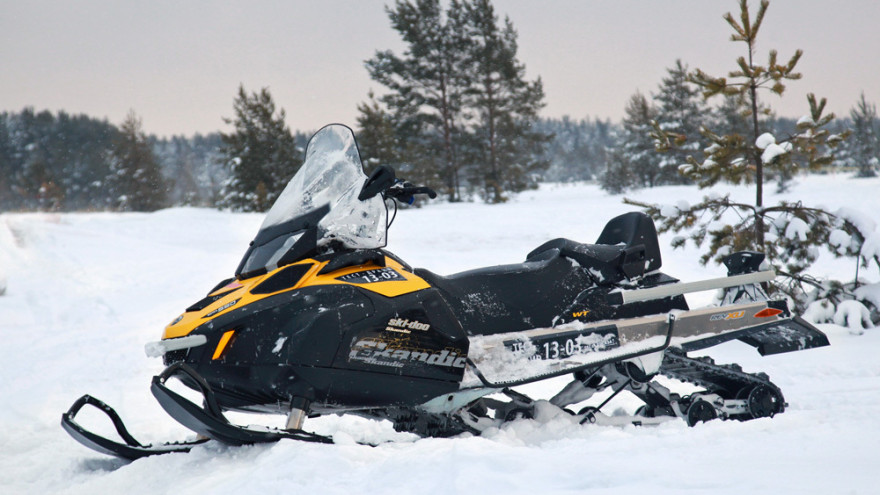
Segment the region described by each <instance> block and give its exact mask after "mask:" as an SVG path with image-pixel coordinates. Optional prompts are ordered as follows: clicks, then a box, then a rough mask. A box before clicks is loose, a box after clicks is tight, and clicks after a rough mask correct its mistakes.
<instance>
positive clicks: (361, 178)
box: [243, 124, 387, 271]
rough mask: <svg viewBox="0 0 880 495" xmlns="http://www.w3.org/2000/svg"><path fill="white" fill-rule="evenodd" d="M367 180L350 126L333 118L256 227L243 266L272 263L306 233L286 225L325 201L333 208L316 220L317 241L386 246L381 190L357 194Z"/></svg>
mask: <svg viewBox="0 0 880 495" xmlns="http://www.w3.org/2000/svg"><path fill="white" fill-rule="evenodd" d="M366 180H367V176H366V174H364V169H363V165H362V164H361V159H360V155H359V154H358V149H357V144H356V143H355V139H354V134H353V133H352V131H351V129H349V128H348V127H346V126H344V125H339V124H333V125H328V126H326V127H324V128H323V129H321V130H320V131H318V132H317V133H315V135H314V136H312V139H311V140H310V141H309V146H308V149H307V150H306V160H305V162H304V163H303V166H302V167H301V168H300V169H299V171H298V172H297V173H296V175H294V176H293V178H292V179H291V180H290V182H289V183H288V184H287V187H285V188H284V191H282V193H281V195H280V196H279V197H278V199H277V200H275V204H273V205H272V208H270V209H269V212H268V213H267V214H266V219H265V220H264V221H263V224H262V226H260V231H259V232H258V233H257V237H256V239H257V240H259V242H256V244H257V246H255V247H256V249H255V250H254V252H253V253H249V255H246V260H244V262H243V266H244V267H245V271H252V270H255V269H258V268H263V267H265V268H267V269H274V268H275V266H273V265H275V264H277V261H278V260H279V259H281V258H282V257H283V256H284V254H285V253H286V252H287V250H288V249H290V247H291V246H292V245H293V244H294V243H295V242H296V241H297V240H298V239H299V237H298V236H301V235H302V233H301V232H298V231H292V230H288V229H286V228H285V227H284V226H286V225H297V224H298V222H297V220H298V219H303V218H308V217H309V216H310V215H309V214H312V215H314V214H315V212H316V211H317V210H318V209H320V208H322V207H325V206H326V207H329V211H328V212H327V214H326V215H324V216H323V218H321V220H320V221H319V222H318V239H317V246H319V247H320V246H324V245H327V244H328V243H329V242H330V241H333V240H336V241H339V242H341V243H342V245H343V246H345V247H347V248H351V249H374V248H380V247H383V246H385V236H386V229H387V226H386V220H387V210H386V209H385V203H384V201H383V199H382V196H381V195H377V196H374V197H372V198H369V199H366V200H363V201H361V200H359V199H358V194H359V193H360V190H361V188H362V187H363V185H364V182H365V181H366ZM270 240H271V242H269V241H270ZM256 251H262V252H261V253H257V252H256ZM258 254H259V255H258ZM257 255H258V256H257ZM247 258H250V259H247ZM256 265H260V266H256Z"/></svg>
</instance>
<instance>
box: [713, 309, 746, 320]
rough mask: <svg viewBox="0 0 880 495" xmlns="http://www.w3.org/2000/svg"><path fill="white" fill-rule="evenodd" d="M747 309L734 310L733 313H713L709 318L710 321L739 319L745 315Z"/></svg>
mask: <svg viewBox="0 0 880 495" xmlns="http://www.w3.org/2000/svg"><path fill="white" fill-rule="evenodd" d="M745 314H746V312H745V311H734V312H733V313H723V314H720V315H712V316H711V317H710V318H709V321H727V320H738V319H740V318H742V317H743V316H745Z"/></svg>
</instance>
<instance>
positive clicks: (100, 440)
mask: <svg viewBox="0 0 880 495" xmlns="http://www.w3.org/2000/svg"><path fill="white" fill-rule="evenodd" d="M85 405H90V406H94V407H95V408H97V409H98V410H99V411H101V412H103V413H104V414H106V415H107V416H108V417H109V418H110V420H111V421H112V422H113V426H114V427H115V428H116V432H117V433H119V436H120V437H121V438H122V439H123V440H124V441H125V443H119V442H116V441H113V440H110V439H108V438H105V437H102V436H101V435H98V434H96V433H93V432H91V431H88V430H86V429H85V428H83V427H82V426H81V425H80V424H79V423H77V422H76V415H77V413H79V411H80V409H82V408H83V406H85ZM61 426H62V428H64V430H65V431H67V433H69V434H70V436H72V437H73V438H74V440H76V441H77V442H79V443H81V444H83V445H85V446H86V447H88V448H90V449H92V450H94V451H96V452H100V453H102V454H108V455H112V456H115V457H119V458H121V459H127V460H129V461H134V460H136V459H140V458H141V457H147V456H151V455H159V454H168V453H171V452H189V451H190V449H192V448H193V446H195V445H199V444H201V443H205V442H207V441H208V439H207V438H202V439H197V440H191V441H185V442H170V443H163V444H155V445H154V444H147V445H144V444H142V443H140V442H138V441H137V440H135V438H134V437H133V436H132V435H131V433H129V432H128V429H127V428H126V427H125V424H124V423H123V422H122V418H120V417H119V414H117V413H116V411H115V410H114V409H113V408H112V407H110V406H108V405H107V404H105V403H104V402H102V401H100V400H98V399H96V398H94V397H92V396H91V395H88V394H87V395H83V396H82V397H80V398H79V399H78V400H77V401H76V402H74V403H73V405H72V406H70V409H68V410H67V412H66V413H64V414H62V415H61Z"/></svg>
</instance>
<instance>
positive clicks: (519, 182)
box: [465, 0, 550, 203]
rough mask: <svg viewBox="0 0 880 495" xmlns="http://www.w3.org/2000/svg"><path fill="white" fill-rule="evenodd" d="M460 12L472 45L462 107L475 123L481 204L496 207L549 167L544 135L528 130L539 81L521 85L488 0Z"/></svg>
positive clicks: (508, 33) (509, 34) (520, 71)
mask: <svg viewBox="0 0 880 495" xmlns="http://www.w3.org/2000/svg"><path fill="white" fill-rule="evenodd" d="M465 11H466V17H467V20H468V25H469V27H470V29H471V39H472V40H473V45H472V48H471V54H472V63H473V68H474V73H473V74H474V79H473V81H472V82H473V85H472V89H471V91H470V92H468V102H469V105H468V108H470V109H473V110H474V111H475V112H476V114H477V120H478V123H477V125H476V139H477V143H479V144H478V147H477V152H476V162H477V163H478V164H479V165H478V166H477V169H478V170H479V174H480V179H481V180H480V182H481V183H482V185H483V190H484V193H485V194H486V196H487V199H488V200H489V201H491V202H493V203H499V202H502V201H504V200H505V199H506V198H505V196H504V192H505V191H513V192H516V191H521V190H523V189H526V188H528V187H535V185H536V180H535V176H536V173H537V172H539V171H541V170H544V169H546V168H547V166H548V165H549V163H548V162H547V161H546V160H543V159H542V155H543V147H544V145H545V144H546V143H547V142H548V141H549V138H550V136H549V135H547V134H544V133H541V132H539V131H537V130H535V128H534V125H535V123H536V122H537V119H538V111H539V110H540V109H541V108H542V107H543V106H544V102H543V100H544V90H543V85H542V83H541V80H540V78H539V79H537V80H536V81H533V82H529V81H526V80H525V66H523V64H522V63H520V62H519V60H518V59H517V58H516V52H517V43H516V38H517V34H516V30H514V28H513V24H512V23H511V22H510V19H509V18H505V20H504V26H503V28H502V27H499V26H498V17H497V16H496V15H495V10H494V8H493V7H492V4H491V3H490V2H489V0H474V1H472V2H469V3H466V4H465Z"/></svg>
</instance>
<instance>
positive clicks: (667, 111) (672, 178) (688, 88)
mask: <svg viewBox="0 0 880 495" xmlns="http://www.w3.org/2000/svg"><path fill="white" fill-rule="evenodd" d="M666 72H667V77H665V78H663V80H662V81H661V82H660V88H659V91H658V92H657V94H655V95H654V100H655V101H656V102H657V117H656V121H657V125H658V126H659V127H660V129H662V130H663V131H665V132H668V133H671V134H676V135H677V136H678V137H679V139H678V144H677V146H675V147H672V148H671V149H669V150H668V152H667V153H666V154H665V155H663V157H662V159H661V161H660V177H659V182H660V183H662V184H682V183H685V182H687V180H686V179H685V178H684V177H683V176H682V175H681V174H679V172H678V167H679V166H680V165H684V164H685V163H686V162H687V157H688V156H690V155H693V154H695V153H696V152H698V151H699V150H700V149H702V148H703V146H702V136H701V134H700V130H701V128H702V127H703V126H704V125H706V124H708V122H707V120H708V119H707V116H708V115H709V111H708V108H707V105H706V103H705V100H703V98H702V97H701V95H700V91H699V89H698V88H697V86H696V85H695V84H693V83H692V82H690V80H689V79H688V67H687V65H684V64H683V63H682V62H681V60H676V61H675V66H674V67H672V68H668V69H666Z"/></svg>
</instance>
